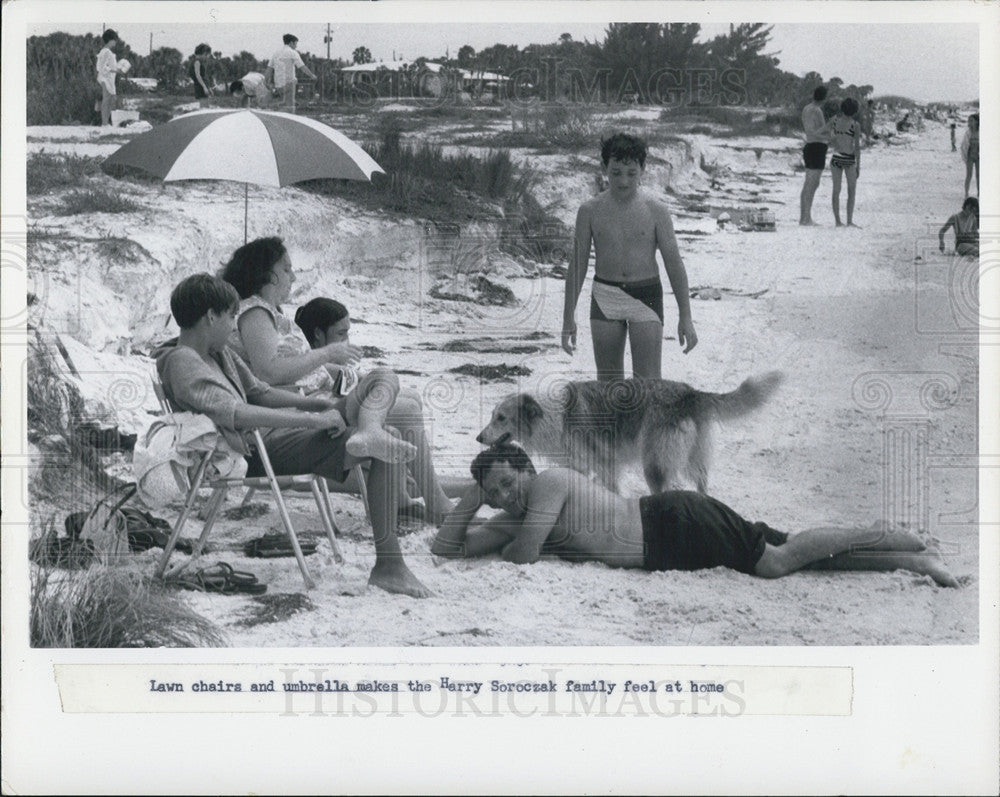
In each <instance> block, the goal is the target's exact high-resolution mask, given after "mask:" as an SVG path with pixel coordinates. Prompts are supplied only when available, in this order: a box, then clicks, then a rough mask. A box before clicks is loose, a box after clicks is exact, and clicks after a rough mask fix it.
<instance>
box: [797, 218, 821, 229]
mask: <svg viewBox="0 0 1000 797" xmlns="http://www.w3.org/2000/svg"><path fill="white" fill-rule="evenodd" d="M799 226H801V227H819V225H818V224H817V223H816V222H814V221H813V220H812V219H806V220H805V221H800V222H799Z"/></svg>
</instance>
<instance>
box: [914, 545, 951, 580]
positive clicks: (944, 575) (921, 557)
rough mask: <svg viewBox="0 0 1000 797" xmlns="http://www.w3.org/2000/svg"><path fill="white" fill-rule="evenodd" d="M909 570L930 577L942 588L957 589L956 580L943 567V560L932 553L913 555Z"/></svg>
mask: <svg viewBox="0 0 1000 797" xmlns="http://www.w3.org/2000/svg"><path fill="white" fill-rule="evenodd" d="M909 569H910V570H912V571H913V572H915V573H920V574H921V575H925V576H930V577H931V578H933V579H934V580H935V581H936V582H937V583H938V584H940V585H941V586H942V587H957V586H959V583H958V580H957V579H956V578H955V577H954V576H953V575H952V574H951V572H950V571H949V570H948V568H947V567H945V566H944V560H942V559H941V557H940V556H939V555H938V554H937V553H936V552H934V551H928V552H927V553H922V554H914V556H913V560H912V564H911V565H910V566H909Z"/></svg>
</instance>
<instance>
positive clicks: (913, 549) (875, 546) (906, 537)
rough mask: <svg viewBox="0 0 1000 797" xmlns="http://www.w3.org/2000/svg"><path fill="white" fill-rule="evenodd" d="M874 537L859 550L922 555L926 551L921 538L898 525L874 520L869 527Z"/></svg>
mask: <svg viewBox="0 0 1000 797" xmlns="http://www.w3.org/2000/svg"><path fill="white" fill-rule="evenodd" d="M868 528H870V529H871V530H872V531H873V532H874V533H875V536H873V537H872V540H871V542H866V543H863V544H861V545H859V546H858V549H859V550H868V551H896V552H899V553H923V552H924V551H925V550H927V542H926V540H925V539H924V538H923V537H920V536H919V535H917V534H914V533H913V532H912V531H909V530H908V529H906V528H904V527H903V526H901V525H900V524H899V523H885V521H882V520H876V521H875V522H874V523H872V524H871V526H869V527H868Z"/></svg>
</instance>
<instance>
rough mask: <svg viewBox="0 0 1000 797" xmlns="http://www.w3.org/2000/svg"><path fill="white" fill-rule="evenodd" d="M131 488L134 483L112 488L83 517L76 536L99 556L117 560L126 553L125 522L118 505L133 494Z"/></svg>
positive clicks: (120, 505) (133, 491)
mask: <svg viewBox="0 0 1000 797" xmlns="http://www.w3.org/2000/svg"><path fill="white" fill-rule="evenodd" d="M135 490H136V487H135V484H134V483H130V484H126V485H124V486H122V487H119V488H118V489H116V490H112V491H111V492H110V493H108V494H107V495H105V496H104V497H103V498H101V499H99V500H98V501H97V503H96V504H94V506H93V507H92V508H91V509H90V511H89V512H88V513H87V516H86V518H84V521H83V523H82V524H81V526H80V539H81V540H84V541H87V542H89V543H90V545H91V546H92V547H93V549H94V555H95V556H97V557H98V558H99V559H102V560H109V559H117V558H119V557H121V556H125V555H126V554H128V553H129V544H128V521H127V519H126V517H125V513H124V512H122V511H121V508H122V506H123V505H124V503H125V502H126V501H128V500H129V499H130V498H131V497H132V496H133V495H135Z"/></svg>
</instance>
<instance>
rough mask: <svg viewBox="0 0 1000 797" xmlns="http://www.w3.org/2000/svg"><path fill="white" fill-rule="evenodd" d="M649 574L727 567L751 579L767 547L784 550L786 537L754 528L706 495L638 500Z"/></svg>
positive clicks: (682, 494)
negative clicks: (774, 546)
mask: <svg viewBox="0 0 1000 797" xmlns="http://www.w3.org/2000/svg"><path fill="white" fill-rule="evenodd" d="M639 512H640V515H641V517H642V539H643V543H644V548H645V553H644V561H643V567H644V568H645V569H646V570H701V569H703V568H709V567H729V568H731V569H733V570H739V571H740V572H741V573H748V574H750V575H753V573H754V568H755V567H756V565H757V561H758V560H759V559H760V557H761V556H763V555H764V545H765V543H770V544H771V545H784V544H785V541H786V540H787V539H788V535H787V534H786V533H785V532H783V531H777V530H776V529H772V528H771V527H770V526H768V525H767V524H766V523H750V522H749V521H746V520H744V519H743V518H742V517H740V516H739V515H738V514H736V512H734V511H733V510H732V509H730V508H729V507H728V506H726V505H725V504H723V503H722V502H721V501H717V500H716V499H714V498H711V497H709V496H707V495H703V494H702V493H695V492H689V491H687V490H670V491H668V492H665V493H659V494H658V495H649V496H645V497H644V498H640V499H639Z"/></svg>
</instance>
